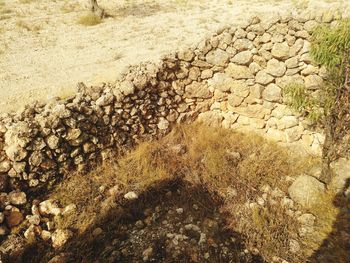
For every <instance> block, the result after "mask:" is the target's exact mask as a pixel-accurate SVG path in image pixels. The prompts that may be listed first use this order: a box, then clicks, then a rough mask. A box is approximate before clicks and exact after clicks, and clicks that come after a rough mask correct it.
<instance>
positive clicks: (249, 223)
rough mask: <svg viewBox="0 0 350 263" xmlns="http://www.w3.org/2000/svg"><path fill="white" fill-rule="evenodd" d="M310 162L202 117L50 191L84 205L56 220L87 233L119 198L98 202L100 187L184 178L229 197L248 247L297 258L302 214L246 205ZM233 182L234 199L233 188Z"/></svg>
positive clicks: (137, 186)
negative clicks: (292, 242)
mask: <svg viewBox="0 0 350 263" xmlns="http://www.w3.org/2000/svg"><path fill="white" fill-rule="evenodd" d="M312 162H313V160H311V159H310V160H309V159H305V158H303V159H302V158H297V157H294V156H293V155H292V154H291V153H288V151H287V150H286V149H284V148H281V147H279V146H277V145H276V144H274V143H269V142H267V141H265V140H264V139H262V138H260V137H258V136H256V135H243V134H240V133H234V132H232V131H229V130H225V129H217V128H210V127H207V126H204V125H201V124H193V125H189V126H179V127H176V128H175V129H174V130H173V131H172V132H171V133H170V134H169V135H167V136H166V137H164V138H162V139H160V140H158V141H152V142H143V143H141V144H140V145H139V146H137V147H136V148H135V149H131V150H129V151H127V152H125V153H124V154H123V155H122V156H120V158H119V159H118V160H117V161H116V163H114V164H113V165H107V166H104V167H102V168H98V169H97V170H95V171H93V172H92V173H89V174H88V175H81V174H79V173H76V174H73V175H71V176H70V177H69V178H66V179H65V180H64V181H63V182H62V184H61V185H60V186H59V187H58V188H56V189H55V190H54V194H53V196H52V197H53V198H55V199H58V200H60V201H61V202H62V204H63V205H68V204H71V203H75V204H77V206H78V211H77V213H76V214H75V215H70V216H69V217H67V218H62V219H61V220H58V221H57V222H56V223H57V226H58V227H60V228H66V227H69V228H74V229H76V230H78V232H79V233H82V232H84V231H85V230H86V229H88V228H89V226H90V225H91V224H93V223H94V222H95V221H96V220H97V219H98V218H99V216H100V214H106V213H110V210H111V209H113V202H112V203H111V202H103V204H98V200H101V198H100V197H99V196H101V195H102V196H103V194H102V193H103V191H102V192H101V187H103V189H109V188H110V187H112V186H113V185H117V187H116V186H114V188H115V187H116V188H115V189H117V192H118V193H125V192H127V191H131V190H132V191H136V192H138V193H141V192H142V191H144V190H145V189H147V188H148V187H150V186H156V185H157V184H159V183H161V182H163V181H166V180H171V179H181V180H185V181H187V182H188V183H190V184H193V185H201V186H202V187H205V188H206V189H208V190H209V192H211V193H215V194H218V195H219V196H220V197H221V198H222V200H224V202H226V205H225V207H224V208H223V209H224V210H225V211H226V212H228V213H229V214H230V220H231V221H230V222H228V223H229V225H230V228H232V230H234V231H237V232H239V233H242V235H244V236H245V237H247V243H246V245H247V246H248V247H250V248H252V247H258V248H259V249H260V251H261V253H262V254H263V256H264V257H265V258H271V257H272V256H273V255H276V254H278V255H280V256H284V257H285V258H294V259H295V260H296V261H295V262H297V261H298V260H300V258H301V257H302V256H303V254H302V253H300V254H299V256H300V258H299V256H295V255H291V254H290V253H289V252H288V244H287V240H289V238H290V237H291V236H292V235H294V233H296V231H297V228H298V223H297V222H296V220H295V219H293V218H292V217H288V218H286V215H285V209H284V208H283V207H281V206H280V205H277V206H271V205H269V206H265V207H254V208H253V209H250V208H249V207H248V209H246V208H247V207H246V204H249V203H250V202H254V201H255V200H256V199H257V198H258V197H259V196H260V195H261V194H262V193H263V192H262V190H261V189H262V187H263V186H264V185H267V184H268V185H271V186H273V187H275V188H276V189H277V188H278V189H281V190H282V191H284V192H285V191H286V189H287V187H288V183H287V181H286V177H287V176H294V175H296V174H300V173H302V171H305V170H306V169H308V168H309V167H310V165H311V164H312ZM76 185H79V187H76ZM232 189H234V191H235V194H234V202H233V201H232V198H233V197H232V196H230V194H228V193H229V191H231V190H232ZM324 207H327V206H324ZM102 211H103V212H102ZM327 231H328V229H327ZM318 241H319V242H320V240H318ZM304 257H305V255H304Z"/></svg>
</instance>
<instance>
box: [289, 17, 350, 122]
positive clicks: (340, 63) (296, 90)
mask: <svg viewBox="0 0 350 263" xmlns="http://www.w3.org/2000/svg"><path fill="white" fill-rule="evenodd" d="M310 55H311V57H312V58H313V59H314V61H315V62H316V63H317V64H320V65H322V66H325V67H326V69H327V71H328V77H327V80H326V81H325V83H324V85H323V86H322V87H321V89H320V90H319V93H318V94H317V96H315V95H314V93H310V92H308V91H307V90H306V88H305V87H304V86H303V85H301V84H296V83H294V84H291V85H288V86H287V87H285V88H284V90H283V91H284V94H285V96H286V98H287V102H288V104H289V105H290V106H291V108H292V109H294V110H295V111H297V112H299V113H301V114H302V115H304V116H307V117H308V118H309V119H311V120H312V121H314V122H323V123H324V122H325V121H326V119H327V117H328V116H329V115H330V113H331V111H332V109H333V107H334V104H335V101H336V99H337V97H338V93H339V90H340V89H341V88H342V87H343V85H344V84H345V80H346V77H347V75H349V69H348V68H349V65H350V19H345V20H342V21H340V22H338V23H337V24H336V25H335V26H333V27H332V26H330V25H325V24H322V25H320V26H318V27H317V28H316V29H315V30H314V31H313V33H312V41H311V51H310Z"/></svg>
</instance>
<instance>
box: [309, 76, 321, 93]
mask: <svg viewBox="0 0 350 263" xmlns="http://www.w3.org/2000/svg"><path fill="white" fill-rule="evenodd" d="M322 84H323V79H322V78H321V77H320V76H318V75H309V76H306V77H305V88H307V89H311V90H315V89H318V88H320V87H321V86H322Z"/></svg>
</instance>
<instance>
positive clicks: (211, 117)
mask: <svg viewBox="0 0 350 263" xmlns="http://www.w3.org/2000/svg"><path fill="white" fill-rule="evenodd" d="M222 120H223V116H222V115H221V113H220V111H207V112H202V113H200V114H199V115H198V121H200V122H202V123H205V124H206V125H209V126H212V127H218V126H220V125H221V123H222Z"/></svg>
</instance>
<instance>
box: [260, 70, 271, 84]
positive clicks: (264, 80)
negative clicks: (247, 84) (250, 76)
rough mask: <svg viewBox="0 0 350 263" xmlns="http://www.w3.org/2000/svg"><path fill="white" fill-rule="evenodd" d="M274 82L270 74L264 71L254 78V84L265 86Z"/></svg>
mask: <svg viewBox="0 0 350 263" xmlns="http://www.w3.org/2000/svg"><path fill="white" fill-rule="evenodd" d="M273 80H274V77H272V76H271V75H270V74H268V73H267V72H266V71H265V70H261V71H259V72H258V73H257V74H256V76H255V81H256V83H259V84H263V85H267V84H269V83H271V82H272V81H273Z"/></svg>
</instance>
